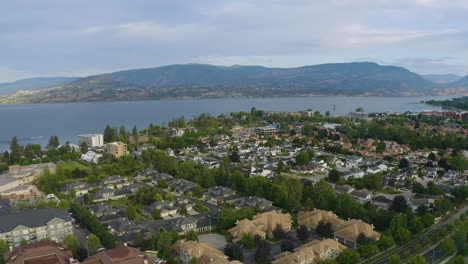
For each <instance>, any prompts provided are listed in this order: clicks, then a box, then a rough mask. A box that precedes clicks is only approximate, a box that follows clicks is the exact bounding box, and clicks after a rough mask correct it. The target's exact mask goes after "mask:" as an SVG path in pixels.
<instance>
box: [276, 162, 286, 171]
mask: <svg viewBox="0 0 468 264" xmlns="http://www.w3.org/2000/svg"><path fill="white" fill-rule="evenodd" d="M283 171H284V163H283V161H282V160H280V161H278V165H277V166H276V172H277V173H281V172H283Z"/></svg>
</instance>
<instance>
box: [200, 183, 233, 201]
mask: <svg viewBox="0 0 468 264" xmlns="http://www.w3.org/2000/svg"><path fill="white" fill-rule="evenodd" d="M203 196H204V198H205V199H208V201H209V202H211V203H213V204H217V203H222V204H224V203H233V202H235V201H237V200H239V199H241V198H242V196H240V195H237V194H236V191H234V190H232V189H230V188H227V187H223V186H214V187H211V188H208V189H207V190H206V191H205V192H204V193H203Z"/></svg>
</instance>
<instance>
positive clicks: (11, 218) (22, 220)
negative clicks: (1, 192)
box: [0, 207, 73, 246]
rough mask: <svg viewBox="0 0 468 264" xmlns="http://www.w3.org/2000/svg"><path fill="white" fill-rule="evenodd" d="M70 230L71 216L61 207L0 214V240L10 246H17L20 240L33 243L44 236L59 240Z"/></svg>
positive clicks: (71, 226)
mask: <svg viewBox="0 0 468 264" xmlns="http://www.w3.org/2000/svg"><path fill="white" fill-rule="evenodd" d="M72 232H73V225H72V218H71V217H70V216H69V215H68V212H67V211H66V210H62V209H56V208H48V207H46V208H43V209H36V210H29V211H21V212H17V213H12V214H7V215H1V216H0V240H5V241H6V242H7V243H8V244H9V245H10V246H19V245H20V243H21V240H26V241H27V242H28V243H33V242H38V241H40V240H42V239H46V238H47V239H50V240H52V241H57V242H61V241H62V240H63V237H64V236H65V235H67V234H72Z"/></svg>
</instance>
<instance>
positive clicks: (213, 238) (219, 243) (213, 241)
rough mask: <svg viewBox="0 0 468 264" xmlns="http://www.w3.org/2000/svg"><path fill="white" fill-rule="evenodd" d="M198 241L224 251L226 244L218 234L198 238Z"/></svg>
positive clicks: (223, 238)
mask: <svg viewBox="0 0 468 264" xmlns="http://www.w3.org/2000/svg"><path fill="white" fill-rule="evenodd" d="M198 240H199V241H200V242H203V243H208V244H210V245H212V246H214V247H215V248H217V249H220V250H222V251H224V247H225V246H226V244H227V241H226V238H225V237H224V236H222V235H219V234H206V235H200V236H198Z"/></svg>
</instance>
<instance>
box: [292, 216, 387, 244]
mask: <svg viewBox="0 0 468 264" xmlns="http://www.w3.org/2000/svg"><path fill="white" fill-rule="evenodd" d="M297 222H298V224H299V225H305V226H307V227H308V228H309V229H316V228H317V226H318V225H319V224H320V222H324V223H331V225H332V229H333V231H334V238H335V240H337V241H338V242H340V243H341V244H343V245H345V246H347V247H350V248H356V247H357V246H358V243H357V241H358V238H359V236H360V235H361V234H362V235H364V236H365V237H368V238H373V239H375V240H379V239H380V233H378V232H376V231H374V226H373V225H369V224H368V223H366V222H364V221H362V220H360V219H350V220H347V221H346V220H342V219H339V218H338V216H337V215H335V214H334V213H333V212H331V211H324V210H319V209H314V210H313V211H301V212H299V214H298V215H297Z"/></svg>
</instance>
